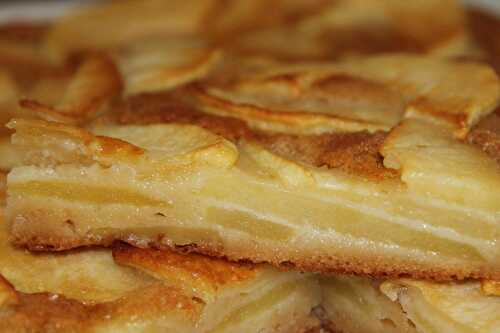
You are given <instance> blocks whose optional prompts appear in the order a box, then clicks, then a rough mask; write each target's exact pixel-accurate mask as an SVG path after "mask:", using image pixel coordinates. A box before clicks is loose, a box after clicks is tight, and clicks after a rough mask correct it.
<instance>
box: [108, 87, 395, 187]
mask: <svg viewBox="0 0 500 333" xmlns="http://www.w3.org/2000/svg"><path fill="white" fill-rule="evenodd" d="M100 121H103V122H111V123H118V124H155V123H188V124H194V125H198V126H201V127H203V128H205V129H207V130H209V131H211V132H213V133H215V134H218V135H221V136H223V137H225V138H226V139H228V140H231V141H233V142H237V141H239V140H247V141H253V142H256V143H258V144H260V145H262V146H264V147H265V148H267V149H269V150H270V151H271V152H273V153H275V154H277V155H280V156H282V157H285V158H288V159H292V160H295V161H299V162H302V163H305V164H309V165H313V166H316V167H325V166H326V167H328V168H338V169H341V170H343V171H345V172H348V173H351V174H356V175H358V176H364V177H366V178H369V179H371V180H382V179H386V178H392V177H395V176H396V175H397V172H396V171H395V170H393V169H388V168H385V167H384V166H383V164H382V156H381V155H380V154H379V148H380V146H381V144H382V142H383V141H384V139H385V137H386V134H385V133H384V132H376V133H373V134H371V133H368V132H353V133H327V134H320V135H294V134H283V133H272V132H264V131H258V130H254V129H251V128H250V127H249V126H248V125H247V124H246V123H245V122H244V121H242V120H240V119H236V118H231V117H223V116H217V115H212V114H207V113H203V112H201V111H199V110H197V109H196V108H195V107H194V106H192V105H190V104H189V103H188V102H186V101H182V100H181V99H179V98H177V97H174V96H173V94H171V93H164V94H151V95H139V96H135V97H132V98H129V99H128V100H127V101H126V102H125V103H124V104H122V105H120V106H118V108H117V110H115V112H113V113H111V114H110V115H109V116H107V117H106V118H103V119H101V120H100Z"/></svg>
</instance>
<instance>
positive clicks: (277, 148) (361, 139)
mask: <svg viewBox="0 0 500 333" xmlns="http://www.w3.org/2000/svg"><path fill="white" fill-rule="evenodd" d="M386 136H387V135H386V133H384V132H376V133H374V134H371V133H368V132H355V133H329V134H321V135H307V136H301V135H290V134H271V135H261V136H259V137H258V141H259V143H261V144H263V145H264V146H265V147H266V148H268V149H269V150H271V151H272V152H273V153H275V154H277V155H280V156H283V157H286V158H289V159H292V160H296V161H300V162H302V163H306V164H311V165H314V166H317V167H323V166H326V167H328V168H337V169H341V170H343V171H346V172H348V173H351V174H356V175H359V176H365V177H367V178H370V179H371V180H382V179H386V178H392V177H395V176H397V175H398V173H397V172H396V170H393V169H388V168H385V167H384V165H383V163H382V156H381V155H380V153H379V148H380V146H381V145H382V143H383V141H384V139H385V137H386Z"/></svg>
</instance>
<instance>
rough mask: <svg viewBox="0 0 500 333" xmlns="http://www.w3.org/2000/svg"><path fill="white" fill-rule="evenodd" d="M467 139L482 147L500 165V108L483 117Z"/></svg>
mask: <svg viewBox="0 0 500 333" xmlns="http://www.w3.org/2000/svg"><path fill="white" fill-rule="evenodd" d="M467 141H468V142H469V143H472V144H474V145H476V146H477V147H479V148H481V149H482V150H483V151H484V152H486V153H487V154H488V155H489V156H490V157H492V158H494V159H495V160H496V161H497V163H498V164H499V165H500V109H497V110H496V111H495V112H494V113H492V114H490V115H489V116H487V117H486V118H484V119H482V120H481V121H480V122H479V123H478V124H477V125H476V126H475V127H474V128H473V129H472V131H471V132H470V133H469V135H468V136H467Z"/></svg>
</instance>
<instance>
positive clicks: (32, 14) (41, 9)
mask: <svg viewBox="0 0 500 333" xmlns="http://www.w3.org/2000/svg"><path fill="white" fill-rule="evenodd" d="M90 1H99V0H0V21H5V20H8V19H13V18H18V19H21V18H24V19H33V18H39V19H44V18H49V17H53V16H58V15H60V14H61V13H63V12H65V11H67V10H68V9H69V8H71V7H73V6H75V5H79V4H80V5H81V4H84V3H88V2H90ZM137 1H141V0H137ZM249 1H252V0H249ZM402 1H404V0H402ZM464 2H466V3H471V4H474V5H479V6H482V7H486V8H489V9H492V10H495V11H497V12H498V13H500V0H464Z"/></svg>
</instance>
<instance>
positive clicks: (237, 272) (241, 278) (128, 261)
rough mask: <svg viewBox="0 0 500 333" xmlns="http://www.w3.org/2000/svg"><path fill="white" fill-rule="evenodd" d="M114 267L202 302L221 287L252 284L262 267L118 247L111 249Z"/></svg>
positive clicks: (205, 257) (190, 255) (212, 296)
mask: <svg viewBox="0 0 500 333" xmlns="http://www.w3.org/2000/svg"><path fill="white" fill-rule="evenodd" d="M113 257H114V259H115V261H116V262H117V263H118V264H121V265H126V266H130V267H133V268H136V269H139V270H141V271H144V272H145V273H147V274H150V275H152V276H154V277H156V278H157V279H159V280H161V281H164V282H165V283H166V284H167V285H174V286H177V287H180V288H182V289H184V290H185V291H186V292H187V293H188V294H194V295H195V296H197V297H200V298H201V299H202V300H203V301H204V302H207V301H210V300H212V299H214V298H216V296H217V292H218V291H219V290H220V289H221V288H223V287H226V286H228V287H230V286H233V285H236V284H238V283H241V282H245V281H252V280H253V279H254V278H255V277H257V276H258V273H259V272H261V271H262V268H263V266H261V265H254V264H246V263H236V262H229V261H226V260H223V259H218V258H212V257H207V256H203V255H199V254H194V253H191V254H189V255H186V254H180V253H177V252H174V251H172V250H155V249H140V248H134V247H131V246H128V245H124V244H119V245H117V246H115V247H114V248H113Z"/></svg>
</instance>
